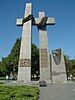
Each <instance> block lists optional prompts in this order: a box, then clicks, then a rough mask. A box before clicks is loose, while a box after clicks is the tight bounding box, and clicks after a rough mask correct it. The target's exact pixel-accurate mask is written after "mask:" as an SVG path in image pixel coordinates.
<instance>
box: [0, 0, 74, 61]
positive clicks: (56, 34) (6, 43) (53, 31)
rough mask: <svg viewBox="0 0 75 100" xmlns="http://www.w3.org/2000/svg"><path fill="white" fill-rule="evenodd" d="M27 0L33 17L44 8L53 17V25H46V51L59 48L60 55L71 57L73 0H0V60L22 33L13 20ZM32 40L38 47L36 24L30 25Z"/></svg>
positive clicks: (22, 9)
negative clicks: (60, 50) (30, 5)
mask: <svg viewBox="0 0 75 100" xmlns="http://www.w3.org/2000/svg"><path fill="white" fill-rule="evenodd" d="M28 2H31V3H32V4H33V15H34V17H38V12H40V11H44V12H45V14H46V16H47V17H54V18H55V25H53V26H50V25H49V26H47V32H48V44H49V50H50V51H51V50H54V49H57V48H61V49H62V51H63V53H64V54H66V55H68V56H70V57H71V58H74V57H75V0H0V60H1V58H2V57H6V56H7V55H8V54H9V53H10V51H11V49H12V47H13V45H14V43H15V41H16V39H17V38H20V37H21V36H22V27H17V26H16V19H17V18H23V16H24V11H25V5H26V3H28ZM32 42H33V43H35V44H36V45H37V46H38V47H39V32H38V29H37V27H36V26H33V27H32Z"/></svg>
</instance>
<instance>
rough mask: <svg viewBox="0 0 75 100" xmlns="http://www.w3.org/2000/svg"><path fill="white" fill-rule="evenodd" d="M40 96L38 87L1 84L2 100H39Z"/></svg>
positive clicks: (0, 99) (0, 96)
mask: <svg viewBox="0 0 75 100" xmlns="http://www.w3.org/2000/svg"><path fill="white" fill-rule="evenodd" d="M38 95H39V89H38V88H37V87H31V86H11V87H10V86H5V85H3V84H0V100H38Z"/></svg>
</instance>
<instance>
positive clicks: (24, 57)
mask: <svg viewBox="0 0 75 100" xmlns="http://www.w3.org/2000/svg"><path fill="white" fill-rule="evenodd" d="M31 13H32V4H31V3H26V9H25V14H24V18H25V17H27V16H28V15H30V14H31ZM20 22H21V23H20ZM17 25H18V26H21V25H23V31H22V39H21V48H20V57H19V67H18V81H23V82H25V83H27V82H30V81H31V31H32V29H31V28H32V21H31V20H29V21H27V22H22V19H18V20H17Z"/></svg>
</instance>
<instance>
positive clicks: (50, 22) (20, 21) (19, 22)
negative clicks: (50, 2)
mask: <svg viewBox="0 0 75 100" xmlns="http://www.w3.org/2000/svg"><path fill="white" fill-rule="evenodd" d="M39 13H40V12H39ZM41 13H44V12H41ZM28 16H29V15H28ZM28 16H26V17H28ZM26 17H24V19H25V18H26ZM43 17H45V14H43V16H42V15H40V16H39V18H34V21H35V23H34V24H33V25H36V26H38V25H39V23H40V22H41V20H42V18H43ZM24 19H17V23H16V24H17V26H23V24H24V23H23V20H24ZM30 20H32V19H30ZM45 25H55V19H54V18H53V17H48V18H47V21H46V24H45Z"/></svg>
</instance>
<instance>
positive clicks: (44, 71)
mask: <svg viewBox="0 0 75 100" xmlns="http://www.w3.org/2000/svg"><path fill="white" fill-rule="evenodd" d="M43 17H45V13H44V12H39V18H37V19H36V25H38V23H39V20H40V19H42V18H43ZM54 24H55V19H54V18H48V19H47V22H46V23H45V26H44V27H43V28H42V27H41V28H40V29H38V30H39V53H40V54H39V60H40V61H39V62H40V64H39V65H40V80H45V81H47V82H49V81H50V80H51V77H52V76H51V68H50V54H49V48H48V36H47V28H46V26H47V25H54Z"/></svg>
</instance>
